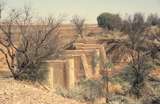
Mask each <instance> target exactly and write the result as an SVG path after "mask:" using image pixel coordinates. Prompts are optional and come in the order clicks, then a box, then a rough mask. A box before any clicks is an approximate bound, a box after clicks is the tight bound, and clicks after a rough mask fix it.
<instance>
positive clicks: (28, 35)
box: [0, 7, 62, 79]
mask: <svg viewBox="0 0 160 104" xmlns="http://www.w3.org/2000/svg"><path fill="white" fill-rule="evenodd" d="M33 20H34V19H33V15H32V12H31V9H30V8H28V7H24V9H23V10H16V9H12V10H11V11H10V13H9V14H8V18H6V19H4V20H3V23H1V24H0V30H1V31H2V32H3V36H1V38H0V45H1V46H2V48H0V51H1V53H3V55H4V56H5V59H6V62H7V65H8V68H9V69H10V71H11V73H12V75H13V77H14V78H15V79H18V78H19V77H20V75H22V74H23V73H26V72H31V71H32V72H33V73H36V72H37V71H38V66H39V64H40V62H41V61H42V60H43V59H44V58H47V57H48V56H50V55H51V54H56V53H57V52H58V50H59V48H60V47H58V42H59V40H58V28H59V26H60V25H61V22H62V18H61V19H58V20H56V19H55V18H52V17H48V18H46V19H45V20H42V21H39V23H38V25H33ZM17 32H18V33H17Z"/></svg>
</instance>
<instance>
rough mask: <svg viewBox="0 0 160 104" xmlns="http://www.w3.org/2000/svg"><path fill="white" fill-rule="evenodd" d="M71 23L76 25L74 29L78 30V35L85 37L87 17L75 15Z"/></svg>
mask: <svg viewBox="0 0 160 104" xmlns="http://www.w3.org/2000/svg"><path fill="white" fill-rule="evenodd" d="M71 23H72V24H73V25H74V29H75V31H76V32H77V34H78V35H80V37H81V38H84V33H83V32H84V28H85V27H84V25H85V19H84V18H82V17H80V16H78V15H75V16H73V17H72V19H71Z"/></svg>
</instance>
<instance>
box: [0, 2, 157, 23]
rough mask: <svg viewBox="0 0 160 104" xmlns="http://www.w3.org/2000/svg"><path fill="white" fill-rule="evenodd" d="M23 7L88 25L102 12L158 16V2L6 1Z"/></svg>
mask: <svg viewBox="0 0 160 104" xmlns="http://www.w3.org/2000/svg"><path fill="white" fill-rule="evenodd" d="M0 1H1V0H0ZM24 5H31V7H32V8H33V10H34V11H35V13H37V14H39V15H40V16H47V15H60V14H61V15H62V14H63V15H65V16H66V18H67V19H66V20H69V19H70V18H71V17H72V16H73V15H80V16H82V17H84V18H86V21H87V22H88V23H96V18H97V16H98V15H99V14H101V13H102V12H110V13H119V14H120V15H121V16H122V17H124V16H125V15H126V14H133V13H135V12H142V13H143V14H144V15H148V14H149V13H158V14H159V15H160V0H7V6H8V7H9V8H21V7H24Z"/></svg>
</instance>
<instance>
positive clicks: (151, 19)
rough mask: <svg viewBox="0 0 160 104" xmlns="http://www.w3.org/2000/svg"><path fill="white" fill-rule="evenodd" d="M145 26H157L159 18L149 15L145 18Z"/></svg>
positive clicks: (155, 15)
mask: <svg viewBox="0 0 160 104" xmlns="http://www.w3.org/2000/svg"><path fill="white" fill-rule="evenodd" d="M147 24H148V25H149V26H155V25H158V24H159V17H158V15H157V14H150V15H149V16H148V18H147Z"/></svg>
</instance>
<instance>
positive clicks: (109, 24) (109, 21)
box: [97, 13, 121, 30]
mask: <svg viewBox="0 0 160 104" xmlns="http://www.w3.org/2000/svg"><path fill="white" fill-rule="evenodd" d="M97 22H98V26H99V27H101V28H103V29H105V30H106V29H108V30H113V29H119V28H120V25H121V18H120V16H119V15H118V14H111V13H102V14H100V15H99V16H98V17H97Z"/></svg>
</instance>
